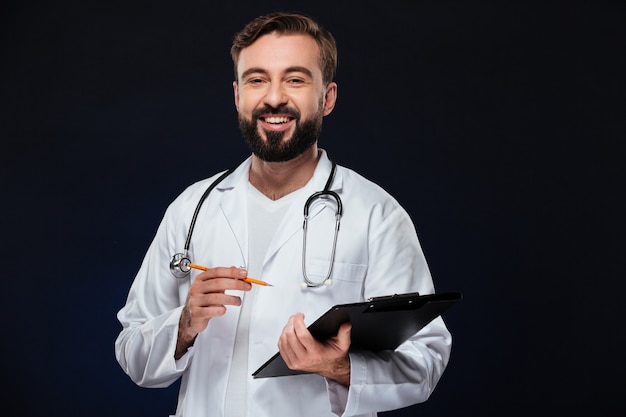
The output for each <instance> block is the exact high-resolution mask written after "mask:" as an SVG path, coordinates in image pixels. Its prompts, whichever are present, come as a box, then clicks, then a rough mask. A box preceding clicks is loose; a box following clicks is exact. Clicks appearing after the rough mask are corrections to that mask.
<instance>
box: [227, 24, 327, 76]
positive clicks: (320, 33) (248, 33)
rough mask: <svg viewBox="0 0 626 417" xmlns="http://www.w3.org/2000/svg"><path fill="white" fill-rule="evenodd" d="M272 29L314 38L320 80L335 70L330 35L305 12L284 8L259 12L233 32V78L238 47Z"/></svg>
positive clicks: (240, 47)
mask: <svg viewBox="0 0 626 417" xmlns="http://www.w3.org/2000/svg"><path fill="white" fill-rule="evenodd" d="M272 32H276V33H279V34H283V33H301V34H307V35H309V36H311V37H312V38H313V39H315V42H317V45H318V46H319V48H320V67H321V69H322V77H323V81H324V84H328V83H329V82H331V81H332V80H333V78H334V77H335V71H336V70H337V45H336V43H335V38H334V37H333V35H332V34H331V33H330V32H329V31H327V30H326V29H324V28H323V27H321V26H320V25H319V24H318V23H317V22H315V21H314V20H313V19H311V18H310V17H308V16H305V15H303V14H299V13H284V12H275V13H270V14H267V15H265V16H259V17H257V18H256V19H254V20H252V21H251V22H250V23H248V24H247V25H246V26H245V27H244V28H243V29H242V30H241V31H239V32H238V33H236V34H235V37H234V38H233V45H232V46H231V48H230V55H231V57H232V59H233V64H234V66H235V80H237V62H238V61H239V54H240V53H241V50H242V49H244V48H246V47H248V46H250V45H252V44H253V43H254V42H255V41H256V40H257V39H259V38H260V37H261V36H263V35H267V34H268V33H272Z"/></svg>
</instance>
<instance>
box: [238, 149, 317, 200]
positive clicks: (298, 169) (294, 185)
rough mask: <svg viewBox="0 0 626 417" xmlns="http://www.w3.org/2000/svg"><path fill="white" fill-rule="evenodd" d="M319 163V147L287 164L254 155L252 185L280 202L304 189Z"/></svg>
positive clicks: (251, 175) (251, 172)
mask: <svg viewBox="0 0 626 417" xmlns="http://www.w3.org/2000/svg"><path fill="white" fill-rule="evenodd" d="M318 161H319V152H318V149H317V146H315V145H313V146H312V147H311V148H310V149H309V150H307V151H306V152H305V153H303V154H302V155H300V156H298V157H296V158H294V159H291V160H289V161H285V162H266V161H262V160H261V159H259V158H257V157H256V156H255V155H252V166H251V167H250V183H251V184H252V185H253V186H254V187H255V188H256V189H257V190H259V191H260V192H261V193H263V194H264V195H265V196H266V197H267V198H270V199H272V200H278V199H279V198H281V197H284V196H286V195H287V194H289V193H292V192H294V191H296V190H299V189H300V188H302V187H304V186H305V185H306V184H307V183H308V182H309V180H310V179H311V177H312V176H313V173H314V172H315V167H316V166H317V162H318Z"/></svg>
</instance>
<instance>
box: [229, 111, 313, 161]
mask: <svg viewBox="0 0 626 417" xmlns="http://www.w3.org/2000/svg"><path fill="white" fill-rule="evenodd" d="M263 113H275V114H278V113H282V114H289V115H291V116H293V117H295V119H296V129H295V130H294V133H293V136H292V137H291V139H289V140H288V141H287V142H283V138H284V136H285V132H273V131H272V132H268V131H266V132H265V136H266V137H267V142H265V141H263V139H262V138H261V135H260V134H259V131H258V129H257V120H258V117H259V115H260V114H263ZM322 118H323V116H322V114H321V112H320V113H318V114H316V115H314V116H313V117H311V118H310V119H308V120H304V121H300V113H299V112H297V111H295V110H292V109H288V108H279V109H271V108H270V109H268V108H264V109H259V110H257V111H255V112H253V113H252V119H251V120H248V119H245V118H244V117H242V116H241V115H239V129H240V130H241V133H242V134H243V137H244V139H245V141H246V144H247V145H248V148H249V149H250V151H251V152H252V153H253V154H254V155H256V156H257V157H258V158H259V159H261V160H263V161H266V162H284V161H289V160H291V159H293V158H295V157H297V156H300V155H302V154H303V153H304V152H305V151H306V150H307V149H309V148H310V147H311V146H312V145H313V144H314V143H315V142H316V141H317V139H318V138H319V135H320V133H321V131H322Z"/></svg>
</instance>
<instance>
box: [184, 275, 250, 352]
mask: <svg viewBox="0 0 626 417" xmlns="http://www.w3.org/2000/svg"><path fill="white" fill-rule="evenodd" d="M247 274H248V271H246V270H245V269H241V268H236V267H230V268H211V269H209V270H208V271H204V272H202V273H200V274H198V276H196V278H195V279H194V281H193V283H192V284H191V287H190V288H189V293H188V294H187V300H186V301H185V306H184V307H183V311H182V314H181V315H180V320H179V322H178V339H177V340H176V353H175V354H174V357H175V358H176V359H180V358H181V357H182V356H183V355H184V354H185V352H187V349H189V347H190V346H191V345H193V343H194V341H195V339H196V336H197V335H198V333H200V332H201V331H203V330H204V329H206V327H207V326H208V324H209V320H210V319H212V318H213V317H218V316H222V315H224V314H225V313H226V306H228V305H233V306H239V305H241V297H237V296H234V295H228V294H226V293H225V291H226V290H240V291H249V290H250V289H251V288H252V285H251V284H249V283H247V282H245V281H242V279H243V278H245V277H246V276H247Z"/></svg>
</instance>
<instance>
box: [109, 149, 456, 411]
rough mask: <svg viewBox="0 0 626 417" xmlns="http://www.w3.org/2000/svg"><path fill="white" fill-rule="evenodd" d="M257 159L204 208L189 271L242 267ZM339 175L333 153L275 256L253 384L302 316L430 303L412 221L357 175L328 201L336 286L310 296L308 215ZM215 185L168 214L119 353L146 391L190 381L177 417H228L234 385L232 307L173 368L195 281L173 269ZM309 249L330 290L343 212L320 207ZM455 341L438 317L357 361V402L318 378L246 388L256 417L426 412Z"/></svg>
mask: <svg viewBox="0 0 626 417" xmlns="http://www.w3.org/2000/svg"><path fill="white" fill-rule="evenodd" d="M249 168H250V159H248V160H246V161H245V162H244V163H243V164H242V165H240V166H239V167H238V168H237V169H236V171H235V172H234V173H233V174H231V175H230V176H228V177H227V178H226V179H224V180H223V181H222V182H221V183H220V184H219V185H218V186H217V187H216V188H215V189H214V190H213V191H212V192H211V194H210V196H209V197H208V198H207V200H206V201H205V202H204V204H203V206H202V209H201V211H200V213H199V216H198V220H197V223H196V226H195V230H194V234H193V238H192V240H191V247H190V255H191V256H190V257H191V259H192V261H193V262H196V263H199V264H202V265H207V266H211V267H215V266H245V265H247V259H246V258H247V253H248V219H247V209H246V207H247V191H246V190H247V187H248V172H249ZM330 169H331V163H330V161H329V159H328V158H327V155H326V153H325V152H322V157H321V160H320V162H319V164H318V166H317V168H316V170H315V174H314V176H313V178H312V179H311V180H310V181H309V183H308V184H307V185H306V191H305V192H304V193H301V195H300V198H299V199H297V200H296V201H294V203H293V205H292V206H291V207H290V208H289V209H288V213H287V214H286V216H285V218H284V219H283V222H282V224H281V226H280V227H279V228H278V230H277V231H276V235H275V236H274V238H273V240H272V243H271V244H270V246H269V247H268V252H267V256H266V257H265V261H264V264H263V271H262V275H261V276H257V277H255V278H260V279H263V280H266V281H268V282H270V283H272V284H273V285H274V287H259V286H256V285H255V286H253V287H254V288H253V291H258V294H257V297H256V300H255V303H254V306H253V311H252V318H251V322H250V329H251V330H250V335H249V358H248V374H252V373H253V372H254V371H255V370H256V369H257V368H258V367H259V366H260V365H262V364H263V363H264V362H265V361H266V360H267V359H268V358H269V357H271V356H272V355H273V354H275V353H276V352H277V342H278V337H279V335H280V333H281V331H282V329H283V326H284V325H285V324H286V322H287V319H288V318H289V317H290V316H291V315H293V314H294V313H296V312H302V313H304V314H305V321H306V322H307V324H310V323H311V322H313V321H314V320H315V319H316V318H317V317H318V316H319V315H320V314H322V313H323V312H324V311H326V310H327V309H328V308H329V307H331V306H332V305H334V304H343V303H353V302H358V301H364V300H365V299H367V298H369V297H373V296H382V295H389V294H394V293H406V292H419V293H421V294H427V293H433V292H434V287H433V282H432V279H431V276H430V272H429V269H428V266H427V264H426V261H425V259H424V255H423V253H422V250H421V247H420V245H419V242H418V238H417V235H416V232H415V228H414V226H413V224H412V222H411V220H410V218H409V216H408V214H407V213H406V211H405V210H404V209H402V208H401V207H400V205H399V204H398V203H397V202H396V201H395V200H394V199H393V198H392V197H391V196H390V195H389V194H387V193H386V192H385V191H383V190H382V189H381V188H380V187H378V186H377V185H375V184H373V183H372V182H370V181H368V180H366V179H364V178H363V177H362V176H360V175H358V174H356V173H355V172H354V171H352V170H349V169H346V168H344V167H340V166H338V167H337V172H336V175H335V178H334V181H333V183H332V187H331V189H332V190H333V191H335V192H337V193H338V194H339V195H340V196H341V199H342V201H343V217H342V219H341V228H340V231H339V236H338V239H337V251H336V257H335V264H334V266H333V272H332V281H333V285H332V286H321V287H319V288H309V289H306V290H303V289H302V288H301V286H300V284H301V283H302V282H303V275H302V261H301V259H302V222H303V206H304V203H305V201H306V199H307V198H308V196H309V195H311V194H312V193H314V192H315V191H319V190H322V189H323V188H324V185H325V183H326V181H327V179H328V176H329V173H330ZM215 178H217V175H216V176H214V177H213V178H209V179H206V180H203V181H200V182H198V183H196V184H193V185H191V186H190V187H189V188H188V189H186V190H185V191H184V192H183V193H182V194H181V195H180V196H179V197H178V198H177V199H176V200H175V201H174V202H173V203H172V204H171V205H170V207H169V208H168V209H167V211H166V213H165V215H164V218H163V220H162V222H161V224H160V226H159V228H158V231H157V233H156V236H155V238H154V240H153V242H152V244H151V245H150V247H149V249H148V251H147V254H146V256H145V259H144V261H143V263H142V265H141V268H140V270H139V272H138V274H137V276H136V278H135V280H134V282H133V284H132V286H131V289H130V292H129V294H128V299H127V301H126V305H125V306H124V307H123V308H122V309H121V310H120V311H119V313H118V319H119V321H120V323H121V324H122V326H123V329H122V331H121V332H120V334H119V336H118V338H117V340H116V343H115V352H116V357H117V360H118V362H119V363H120V365H121V367H122V368H123V369H124V371H125V372H126V373H127V374H128V375H129V376H130V377H131V378H132V380H133V381H134V382H135V383H137V384H138V385H140V386H144V387H166V386H168V385H170V384H171V383H173V382H174V381H175V380H176V379H178V378H180V377H182V381H181V388H180V395H179V402H178V408H177V411H176V416H185V417H200V416H210V417H218V416H223V413H224V399H225V392H226V385H227V381H228V375H229V369H230V365H231V359H232V354H233V343H234V340H235V332H236V327H237V320H238V315H239V312H240V307H233V306H229V307H228V309H227V312H226V314H225V315H224V316H221V317H218V318H214V319H212V320H211V321H210V322H209V325H208V327H207V328H206V329H205V330H204V331H203V332H202V333H200V334H199V335H198V337H197V339H196V342H195V344H194V346H193V347H192V348H191V349H190V350H189V351H188V352H187V353H186V354H185V355H184V356H183V357H182V358H181V359H180V360H175V359H174V350H175V346H176V336H177V331H178V319H179V316H180V313H181V308H182V305H183V304H184V302H185V298H186V296H187V291H188V289H189V286H190V283H191V280H192V279H193V277H194V276H195V275H196V274H197V273H198V272H197V271H192V273H191V276H190V278H186V279H176V278H174V276H173V275H172V274H171V273H170V271H169V260H170V258H171V256H172V255H173V254H174V253H177V252H181V251H182V249H183V247H184V244H185V239H186V237H187V231H188V230H189V224H190V221H191V218H192V215H193V212H194V210H195V208H196V205H197V203H198V201H199V200H200V197H201V195H202V194H203V192H204V191H205V190H206V189H207V187H208V186H209V184H211V183H212V182H213V180H214V179H215ZM310 216H311V220H310V226H309V232H308V233H309V238H308V243H307V271H308V274H309V276H311V277H313V278H315V279H318V280H322V279H323V277H324V275H325V274H326V271H327V269H328V265H329V263H328V262H329V257H330V248H331V243H332V236H333V228H334V221H335V207H334V205H333V204H329V205H327V204H325V203H324V202H320V203H316V204H314V206H313V207H311V211H310ZM450 349H451V336H450V333H449V331H448V330H447V328H446V327H445V325H444V322H443V320H442V319H441V318H440V317H439V318H437V319H435V320H434V321H433V322H431V323H430V324H429V325H428V326H426V327H425V328H424V329H422V331H420V332H419V333H418V335H416V336H414V337H413V338H411V339H410V340H409V341H407V342H405V343H403V344H402V345H401V346H400V347H399V348H398V349H397V350H396V351H395V352H391V351H388V352H384V353H382V354H380V353H379V354H373V353H371V352H370V353H365V352H364V353H351V354H350V361H351V385H350V388H349V390H348V389H345V388H344V387H342V386H339V385H338V384H335V383H333V382H332V381H326V380H325V379H324V378H322V377H320V376H319V375H314V374H308V375H297V376H286V377H277V378H262V379H253V378H252V377H250V379H249V382H248V386H247V392H248V395H247V397H248V400H247V410H248V416H250V417H266V416H267V417H269V416H272V417H276V416H280V417H283V416H294V415H298V416H299V417H307V416H311V417H323V416H333V415H339V416H376V412H377V411H385V410H391V409H398V408H402V407H405V406H408V405H411V404H415V403H418V402H422V401H425V400H426V399H427V398H428V397H429V395H430V394H431V392H432V390H433V389H434V388H435V385H436V384H437V382H438V380H439V378H440V377H441V375H442V373H443V371H444V369H445V367H446V365H447V362H448V358H449V355H450Z"/></svg>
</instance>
